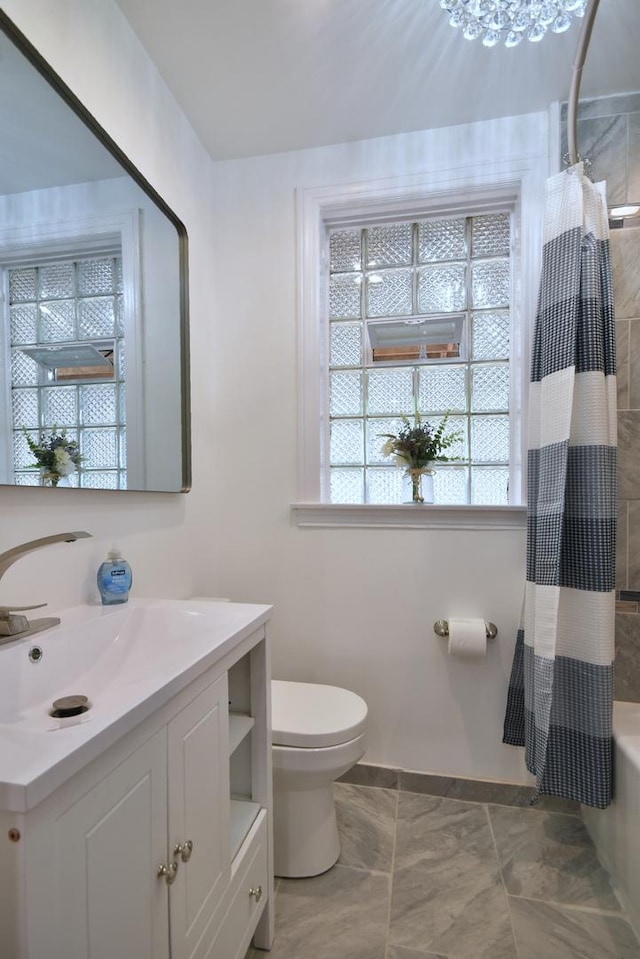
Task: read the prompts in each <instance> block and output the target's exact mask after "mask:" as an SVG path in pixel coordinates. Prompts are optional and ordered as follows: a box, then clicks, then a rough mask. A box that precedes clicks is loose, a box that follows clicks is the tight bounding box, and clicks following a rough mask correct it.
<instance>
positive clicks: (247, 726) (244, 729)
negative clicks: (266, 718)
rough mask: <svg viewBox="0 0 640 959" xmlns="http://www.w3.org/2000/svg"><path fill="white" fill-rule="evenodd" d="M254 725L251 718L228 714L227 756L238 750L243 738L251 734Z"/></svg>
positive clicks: (241, 714) (243, 714)
mask: <svg viewBox="0 0 640 959" xmlns="http://www.w3.org/2000/svg"><path fill="white" fill-rule="evenodd" d="M254 724H255V720H254V718H253V716H247V715H246V714H245V713H229V755H230V756H231V755H232V754H233V753H234V752H235V750H236V749H237V748H238V746H239V745H240V743H241V742H242V740H243V739H244V738H245V736H248V734H249V733H250V732H251V730H252V729H253V727H254Z"/></svg>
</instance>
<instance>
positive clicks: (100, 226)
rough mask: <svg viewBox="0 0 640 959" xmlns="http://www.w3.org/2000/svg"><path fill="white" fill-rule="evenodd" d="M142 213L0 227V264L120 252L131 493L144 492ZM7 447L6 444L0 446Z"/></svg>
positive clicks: (136, 211)
mask: <svg viewBox="0 0 640 959" xmlns="http://www.w3.org/2000/svg"><path fill="white" fill-rule="evenodd" d="M140 215H141V213H140V210H138V209H133V210H126V211H123V212H121V213H111V214H105V215H95V216H81V217H68V218H66V219H64V220H50V221H42V222H36V223H29V224H25V225H23V226H13V227H8V228H7V229H2V228H0V260H2V262H3V263H4V264H9V263H11V262H12V261H14V262H15V261H18V260H22V259H25V258H26V259H30V258H35V257H37V256H44V255H50V254H52V253H54V254H56V253H59V254H60V255H61V256H62V255H67V256H68V255H70V254H73V253H78V252H96V253H97V252H99V250H100V249H101V248H104V247H105V246H106V245H109V244H110V245H113V244H114V243H116V244H118V245H119V246H120V248H121V251H122V279H123V310H124V331H125V337H124V338H125V348H126V354H125V356H126V367H125V384H126V387H125V388H126V395H127V401H126V402H127V409H126V413H127V422H126V429H127V486H128V488H130V489H145V488H146V487H145V468H144V464H145V451H144V430H143V428H142V425H143V394H144V383H143V375H144V374H143V370H144V363H143V348H142V344H143V340H142V316H143V313H142V270H141V262H140V256H141V250H140ZM5 326H6V324H5ZM5 347H6V344H5ZM6 352H7V351H6V348H5V349H4V350H3V354H4V355H5V361H6ZM7 382H8V381H7V380H6V376H5V383H4V390H3V393H2V395H3V396H6V395H7ZM0 385H2V384H0ZM5 445H6V443H4V444H3V446H5ZM12 460H13V456H12V451H11V450H10V460H9V463H12ZM12 468H13V467H11V469H12ZM2 475H5V476H7V475H9V474H8V473H3V474H2Z"/></svg>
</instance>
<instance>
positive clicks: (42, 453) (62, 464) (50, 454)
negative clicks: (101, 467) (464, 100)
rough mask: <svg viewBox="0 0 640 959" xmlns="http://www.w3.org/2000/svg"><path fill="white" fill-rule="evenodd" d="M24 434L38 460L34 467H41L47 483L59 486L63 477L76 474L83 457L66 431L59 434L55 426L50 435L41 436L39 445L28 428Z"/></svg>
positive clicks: (24, 428) (42, 434) (23, 429)
mask: <svg viewBox="0 0 640 959" xmlns="http://www.w3.org/2000/svg"><path fill="white" fill-rule="evenodd" d="M22 432H23V433H24V436H25V439H26V441H27V445H28V446H29V449H30V450H31V452H32V453H33V455H34V458H35V460H36V462H35V463H34V464H33V465H34V466H37V467H39V469H40V470H41V472H42V479H43V480H44V482H45V483H50V484H51V486H57V485H58V482H59V481H60V478H61V477H62V476H69V475H70V474H71V473H74V472H75V471H76V469H77V468H78V466H79V465H80V462H81V460H82V456H81V455H80V450H79V448H78V444H77V442H76V441H75V440H70V439H68V438H67V431H66V430H60V432H58V427H57V426H55V425H54V426H53V428H52V430H51V432H50V433H49V434H48V435H47V434H46V433H41V434H40V439H39V442H38V443H36V442H35V441H34V440H33V438H32V437H31V436H30V435H29V433H28V432H27V429H26V427H24V426H23V427H22Z"/></svg>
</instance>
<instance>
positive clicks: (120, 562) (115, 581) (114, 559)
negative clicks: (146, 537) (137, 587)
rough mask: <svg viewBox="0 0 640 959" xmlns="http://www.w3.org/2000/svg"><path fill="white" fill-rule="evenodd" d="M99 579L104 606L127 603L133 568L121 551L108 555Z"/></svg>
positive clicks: (111, 551)
mask: <svg viewBox="0 0 640 959" xmlns="http://www.w3.org/2000/svg"><path fill="white" fill-rule="evenodd" d="M97 579H98V589H99V590H100V596H101V598H102V605H103V606H114V605H116V604H117V603H126V602H127V600H128V599H129V590H130V589H131V583H132V582H133V576H132V574H131V567H130V566H129V564H128V563H127V561H126V559H123V558H122V554H121V553H120V551H119V550H117V549H112V550H110V551H109V553H107V558H106V559H105V561H104V563H101V565H100V568H99V570H98V576H97Z"/></svg>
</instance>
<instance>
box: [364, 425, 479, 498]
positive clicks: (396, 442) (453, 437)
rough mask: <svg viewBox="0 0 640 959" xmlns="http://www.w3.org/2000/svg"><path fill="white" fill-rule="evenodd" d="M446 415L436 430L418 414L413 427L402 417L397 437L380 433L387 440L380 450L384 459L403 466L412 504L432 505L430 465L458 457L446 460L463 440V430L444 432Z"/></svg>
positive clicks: (431, 472) (394, 434) (431, 473)
mask: <svg viewBox="0 0 640 959" xmlns="http://www.w3.org/2000/svg"><path fill="white" fill-rule="evenodd" d="M448 419H449V413H448V412H447V413H445V415H444V417H443V419H442V420H441V421H440V423H439V424H438V426H436V427H435V428H434V427H433V426H432V425H431V424H430V423H427V422H426V421H423V420H422V419H421V417H420V414H419V413H416V414H415V416H414V417H413V423H411V421H410V420H409V418H408V417H407V416H403V417H402V424H403V425H402V427H401V429H400V430H398V432H397V433H381V434H380V435H381V436H383V437H386V442H385V443H384V445H383V447H382V453H383V455H384V456H393V458H394V460H395V462H396V464H397V465H398V466H402V467H403V469H404V471H405V476H406V477H407V480H408V481H409V483H410V496H407V500H408V501H409V502H413V503H425V502H426V503H433V472H434V471H433V469H432V465H431V464H432V463H434V462H438V463H442V462H447V461H449V460H455V459H458V458H459V457H457V456H446V455H445V451H446V450H448V449H450V448H451V446H453V444H454V443H457V442H458V440H459V439H461V438H462V435H463V433H462V430H453V431H451V432H449V433H447V432H446V427H447V420H448Z"/></svg>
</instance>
